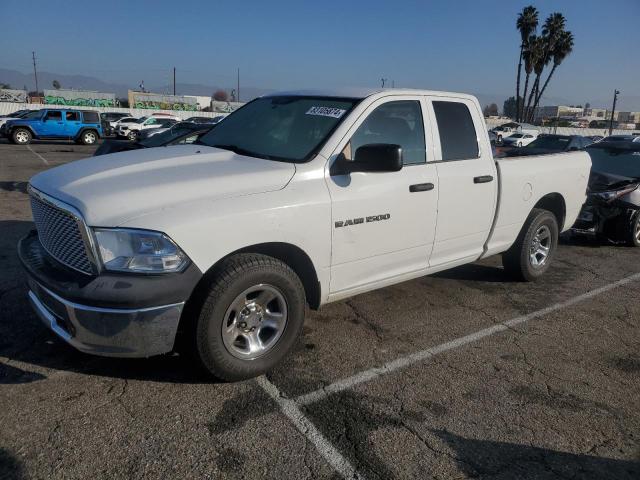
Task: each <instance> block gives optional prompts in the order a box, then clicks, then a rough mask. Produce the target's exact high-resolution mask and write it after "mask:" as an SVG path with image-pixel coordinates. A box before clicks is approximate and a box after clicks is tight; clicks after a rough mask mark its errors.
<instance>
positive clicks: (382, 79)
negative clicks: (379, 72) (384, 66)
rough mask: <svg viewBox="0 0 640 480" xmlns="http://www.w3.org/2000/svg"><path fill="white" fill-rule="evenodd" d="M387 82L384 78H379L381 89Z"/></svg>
mask: <svg viewBox="0 0 640 480" xmlns="http://www.w3.org/2000/svg"><path fill="white" fill-rule="evenodd" d="M386 82H387V79H386V78H381V79H380V83H382V88H384V84H385V83H386Z"/></svg>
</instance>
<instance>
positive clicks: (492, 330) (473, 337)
mask: <svg viewBox="0 0 640 480" xmlns="http://www.w3.org/2000/svg"><path fill="white" fill-rule="evenodd" d="M635 280H640V273H636V274H634V275H631V276H630V277H626V278H623V279H622V280H618V281H617V282H613V283H610V284H609V285H605V286H604V287H600V288H596V289H595V290H591V291H589V292H587V293H583V294H582V295H578V296H577V297H573V298H571V299H569V300H565V301H564V302H560V303H556V304H554V305H551V306H550V307H546V308H543V309H541V310H537V311H535V312H532V313H529V314H527V315H522V316H520V317H516V318H513V319H511V320H508V321H506V322H504V323H498V324H496V325H494V326H492V327H488V328H485V329H483V330H479V331H477V332H475V333H471V334H469V335H465V336H464V337H460V338H457V339H455V340H451V341H449V342H446V343H443V344H441V345H438V346H436V347H430V348H427V349H425V350H421V351H419V352H415V353H412V354H410V355H407V356H404V357H400V358H398V359H397V360H393V361H391V362H388V363H385V364H384V365H382V366H381V367H375V368H371V369H369V370H365V371H363V372H360V373H357V374H355V375H352V376H350V377H347V378H343V379H342V380H338V381H337V382H335V383H332V384H330V385H327V386H326V387H323V388H321V389H319V390H316V391H315V392H311V393H307V394H306V395H301V396H299V397H297V398H296V399H295V400H293V402H294V403H292V404H293V405H308V404H310V403H313V402H317V401H319V400H322V399H324V398H326V397H328V396H329V395H331V394H333V393H337V392H341V391H343V390H348V389H350V388H352V387H354V386H356V385H358V384H360V383H364V382H368V381H370V380H373V379H375V378H378V377H381V376H383V375H386V374H388V373H391V372H394V371H396V370H399V369H401V368H405V367H408V366H410V365H413V364H415V363H417V362H422V361H424V360H428V359H430V358H431V357H434V356H435V355H438V354H440V353H444V352H448V351H449V350H453V349H454V348H458V347H462V346H464V345H468V344H469V343H472V342H475V341H478V340H480V339H483V338H486V337H488V336H490V335H494V334H496V333H500V332H504V331H505V330H508V329H510V328H513V327H514V326H516V325H520V324H522V323H525V322H528V321H529V320H533V319H535V318H539V317H542V316H544V315H547V314H549V313H552V312H555V311H558V310H561V309H563V308H567V307H570V306H572V305H575V304H576V303H580V302H583V301H585V300H588V299H590V298H593V297H596V296H598V295H602V294H603V293H606V292H608V291H610V290H613V289H614V288H618V287H620V286H622V285H626V284H627V283H630V282H633V281H635ZM288 401H289V402H292V401H291V400H288ZM296 408H297V407H296Z"/></svg>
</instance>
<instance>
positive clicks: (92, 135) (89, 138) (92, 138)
mask: <svg viewBox="0 0 640 480" xmlns="http://www.w3.org/2000/svg"><path fill="white" fill-rule="evenodd" d="M97 140H98V134H97V133H96V132H94V131H93V130H85V131H84V132H82V135H80V142H81V143H82V144H83V145H93V144H94V143H96V141H97Z"/></svg>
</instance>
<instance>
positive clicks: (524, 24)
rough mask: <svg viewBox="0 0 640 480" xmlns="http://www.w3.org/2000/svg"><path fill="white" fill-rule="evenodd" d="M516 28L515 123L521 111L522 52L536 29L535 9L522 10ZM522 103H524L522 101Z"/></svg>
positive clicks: (536, 11)
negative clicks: (517, 40)
mask: <svg viewBox="0 0 640 480" xmlns="http://www.w3.org/2000/svg"><path fill="white" fill-rule="evenodd" d="M516 28H517V29H518V31H519V32H520V58H519V60H518V76H517V80H516V121H520V116H521V110H522V109H521V102H520V75H521V71H522V60H523V55H524V51H525V49H526V48H527V42H528V41H529V37H530V36H531V34H532V33H533V32H535V31H536V29H537V28H538V10H537V9H536V7H534V6H532V5H529V6H528V7H525V8H524V9H523V10H522V13H520V14H519V15H518V20H517V21H516ZM527 78H528V77H527ZM525 92H526V87H525ZM525 95H526V93H525ZM522 103H524V101H523V102H522Z"/></svg>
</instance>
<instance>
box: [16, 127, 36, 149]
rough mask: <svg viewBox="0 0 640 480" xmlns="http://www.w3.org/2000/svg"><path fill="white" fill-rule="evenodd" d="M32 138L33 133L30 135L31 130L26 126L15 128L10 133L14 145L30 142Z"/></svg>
mask: <svg viewBox="0 0 640 480" xmlns="http://www.w3.org/2000/svg"><path fill="white" fill-rule="evenodd" d="M32 139H33V135H31V132H30V131H29V130H27V129H26V128H16V129H15V130H14V131H13V132H12V133H11V140H12V141H13V143H15V144H16V145H28V144H30V143H31V140H32Z"/></svg>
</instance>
